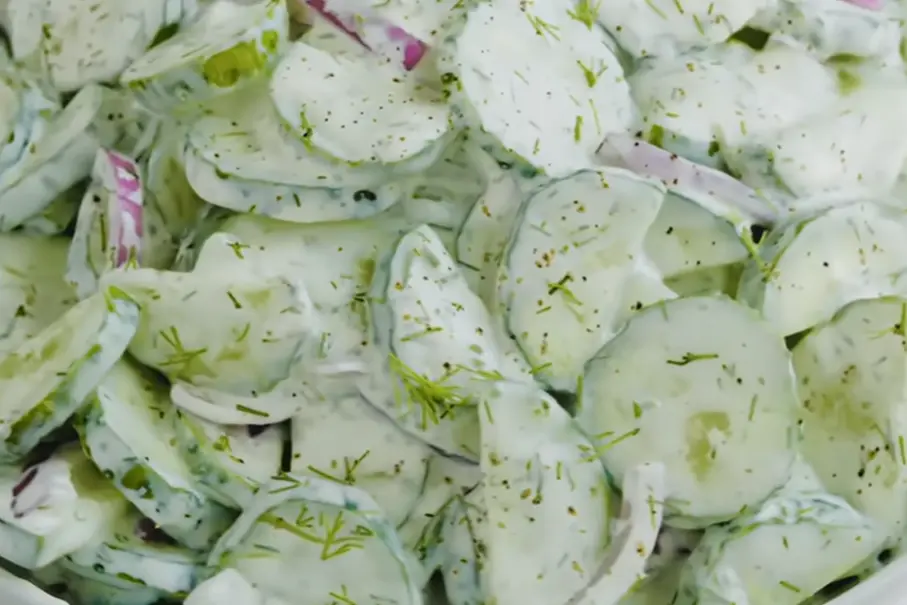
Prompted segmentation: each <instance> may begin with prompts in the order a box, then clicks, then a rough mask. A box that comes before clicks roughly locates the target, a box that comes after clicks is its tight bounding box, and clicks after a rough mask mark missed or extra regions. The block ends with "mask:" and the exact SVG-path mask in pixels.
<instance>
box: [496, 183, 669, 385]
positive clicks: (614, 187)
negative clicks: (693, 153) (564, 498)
mask: <svg viewBox="0 0 907 605" xmlns="http://www.w3.org/2000/svg"><path fill="white" fill-rule="evenodd" d="M664 195H665V189H664V188H663V187H661V185H660V184H659V183H657V182H655V181H651V180H647V179H644V178H640V177H636V176H635V175H633V174H631V173H629V172H627V171H624V170H620V169H604V170H598V171H593V170H588V171H582V172H577V173H575V174H573V175H571V176H568V177H565V178H563V179H560V180H556V181H552V182H551V183H550V184H548V185H547V186H543V187H541V188H540V189H538V190H537V191H536V192H534V193H533V194H532V195H531V196H530V197H528V199H527V200H526V201H525V203H524V204H523V207H522V209H521V211H520V215H519V217H518V218H517V223H516V225H515V226H514V230H513V233H512V234H511V239H510V243H509V245H508V247H507V250H506V252H505V255H504V259H503V261H502V264H501V267H500V270H499V274H498V280H497V281H498V299H499V300H500V301H501V307H502V311H503V312H505V313H506V318H507V328H508V330H509V332H510V334H511V335H512V337H513V338H514V340H515V341H516V342H517V344H519V346H520V348H521V349H522V351H523V354H524V355H525V356H526V359H527V360H528V361H529V363H530V365H532V367H533V368H536V369H537V371H536V373H535V376H536V377H537V378H538V379H540V380H542V381H544V382H545V383H547V384H548V385H550V386H551V387H552V388H554V389H557V390H561V391H572V390H574V389H576V387H577V381H578V378H579V376H580V375H581V374H582V372H583V364H585V363H586V361H587V360H588V359H589V358H591V357H592V356H593V355H594V354H595V352H596V351H598V349H599V348H601V346H602V345H603V344H604V343H605V342H607V341H608V340H609V339H610V338H611V337H612V336H613V335H614V333H615V332H616V331H617V330H618V329H620V327H621V324H622V323H623V322H624V321H625V320H626V319H627V318H628V317H629V315H630V314H631V313H632V312H633V310H634V308H638V307H635V306H634V307H626V306H625V305H624V304H623V303H624V288H625V284H627V282H628V280H629V279H630V276H631V275H632V274H633V272H634V271H635V266H636V263H637V262H639V261H640V260H641V259H640V257H641V256H642V253H643V240H644V238H645V235H646V231H647V230H648V229H649V227H650V225H651V224H652V222H653V221H654V220H655V217H656V215H657V214H658V211H659V208H660V206H661V203H662V200H663V199H664ZM658 300H659V299H658V298H656V299H655V300H644V301H641V302H643V303H644V304H648V303H650V302H657V301H658ZM635 303H636V301H633V304H634V305H635ZM549 335H551V336H552V337H551V338H549ZM553 335H557V338H554V337H553Z"/></svg>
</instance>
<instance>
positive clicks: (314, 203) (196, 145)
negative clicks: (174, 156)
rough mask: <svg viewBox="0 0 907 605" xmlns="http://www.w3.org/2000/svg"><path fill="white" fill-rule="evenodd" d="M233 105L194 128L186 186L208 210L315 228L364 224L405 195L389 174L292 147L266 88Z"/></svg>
mask: <svg viewBox="0 0 907 605" xmlns="http://www.w3.org/2000/svg"><path fill="white" fill-rule="evenodd" d="M230 98H231V100H234V102H233V103H232V104H231V106H230V107H229V108H228V109H225V110H224V111H222V112H219V113H214V114H212V115H207V116H204V117H202V118H200V119H199V120H198V121H197V122H196V123H195V124H194V125H193V126H192V129H191V130H190V132H189V146H188V148H187V149H186V152H185V157H184V161H185V166H186V175H187V177H188V179H189V184H190V185H191V186H192V188H193V189H194V190H195V191H196V192H197V193H198V195H200V196H201V197H203V198H204V199H206V200H208V201H210V202H211V203H213V204H216V205H219V206H223V207H225V208H229V209H231V210H236V211H242V212H253V213H256V214H263V215H266V216H271V217H273V218H276V219H281V220H288V221H293V222H299V223H315V222H325V221H334V220H349V219H360V218H366V217H369V216H372V215H375V214H378V213H380V212H383V211H384V210H386V209H387V208H389V207H390V206H392V205H394V204H396V203H397V202H398V201H399V200H400V199H401V197H402V196H403V195H404V192H405V189H404V185H405V183H402V182H399V178H397V176H396V175H395V174H394V172H393V171H391V170H389V169H388V168H386V167H381V168H380V169H379V168H376V167H357V166H351V165H349V164H345V163H342V162H337V161H333V160H330V159H328V158H325V157H323V156H320V155H318V154H317V153H314V152H313V151H311V150H309V149H306V147H305V146H304V145H303V143H302V142H299V141H294V140H292V139H291V136H292V135H288V134H287V132H286V128H285V127H284V126H282V125H281V123H280V121H279V120H280V119H279V118H278V116H277V115H276V113H275V111H274V110H273V109H271V108H270V107H269V105H270V100H269V99H268V96H267V90H266V89H263V88H255V89H251V90H249V91H243V92H242V94H237V95H231V97H230ZM427 160H429V162H430V160H431V158H427ZM426 163H428V162H425V161H421V162H418V163H417V164H419V166H418V167H422V164H426Z"/></svg>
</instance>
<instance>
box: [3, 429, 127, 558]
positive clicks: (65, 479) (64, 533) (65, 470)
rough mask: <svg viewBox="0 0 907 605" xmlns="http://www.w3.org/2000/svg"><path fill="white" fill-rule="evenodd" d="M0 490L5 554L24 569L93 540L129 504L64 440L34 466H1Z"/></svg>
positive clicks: (70, 551)
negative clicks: (8, 546) (48, 455)
mask: <svg viewBox="0 0 907 605" xmlns="http://www.w3.org/2000/svg"><path fill="white" fill-rule="evenodd" d="M0 494H2V498H3V500H5V505H4V507H3V509H2V510H0V522H2V527H3V529H2V531H0V533H2V534H5V535H4V536H3V540H4V544H7V543H8V544H9V545H10V546H11V547H13V548H12V549H10V552H9V553H6V552H4V553H3V556H4V558H6V555H7V554H9V555H10V557H9V558H10V560H12V561H13V562H14V563H15V564H16V565H19V566H21V567H24V568H26V569H35V568H40V567H44V566H46V565H49V564H50V563H53V562H54V561H56V560H57V559H59V558H61V557H63V556H65V555H68V554H70V553H72V552H74V551H76V550H78V549H80V548H83V547H85V546H86V545H90V544H92V543H93V542H94V541H95V540H96V538H97V535H98V533H99V532H103V531H107V529H108V527H109V525H110V523H111V519H113V518H115V517H117V516H118V515H121V514H123V512H124V511H125V510H126V506H127V502H126V501H125V500H124V499H123V497H122V496H120V494H119V493H118V492H117V491H116V490H115V489H114V488H113V487H112V486H111V485H109V484H108V483H106V482H105V481H104V478H103V477H102V476H101V474H100V473H99V472H98V471H97V469H96V468H95V467H94V465H93V464H92V463H91V461H89V460H88V459H87V458H86V457H85V455H84V454H83V453H82V452H81V451H80V450H79V448H78V447H77V446H65V447H63V448H62V449H60V450H58V451H56V452H54V454H53V455H52V456H51V457H50V458H49V459H48V460H45V461H44V462H40V463H38V464H35V465H33V466H26V467H24V468H20V467H19V466H13V467H6V468H3V469H2V471H0ZM7 540H9V542H7ZM5 550H6V549H4V551H5Z"/></svg>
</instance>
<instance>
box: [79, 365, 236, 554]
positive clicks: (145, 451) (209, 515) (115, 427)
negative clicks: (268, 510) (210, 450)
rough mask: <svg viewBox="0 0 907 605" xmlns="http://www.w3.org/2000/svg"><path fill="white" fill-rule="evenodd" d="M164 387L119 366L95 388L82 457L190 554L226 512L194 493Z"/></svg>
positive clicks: (218, 527)
mask: <svg viewBox="0 0 907 605" xmlns="http://www.w3.org/2000/svg"><path fill="white" fill-rule="evenodd" d="M168 408H169V400H168V397H167V391H166V387H165V386H164V385H161V384H159V383H156V382H155V380H154V378H153V377H151V376H150V375H148V373H147V372H145V373H143V372H142V371H140V370H139V369H138V368H136V367H134V366H133V365H131V364H129V363H128V362H125V361H121V362H119V363H118V364H117V365H115V366H114V367H113V369H112V370H111V371H110V373H109V374H108V375H107V376H106V377H105V379H104V380H103V382H102V383H101V384H100V385H99V386H98V389H97V396H96V398H95V400H94V401H93V402H92V405H91V407H90V408H89V410H88V411H87V414H86V416H85V418H84V420H83V421H82V423H81V427H80V431H81V434H82V443H83V446H84V447H85V450H86V451H87V452H88V455H89V456H90V457H91V459H92V460H93V461H94V462H95V464H96V465H98V467H99V468H100V469H102V471H103V472H104V474H105V475H106V476H108V477H109V478H110V479H111V481H112V482H113V484H114V485H115V486H116V487H117V489H119V490H120V491H121V492H122V493H123V495H124V496H126V498H127V499H128V500H129V501H130V502H132V504H133V505H134V506H135V507H136V508H138V510H140V511H141V512H142V513H143V514H145V515H146V516H148V517H149V518H150V519H153V520H154V522H155V523H157V524H158V525H159V526H160V527H161V528H162V529H163V530H164V531H165V532H167V533H168V534H169V535H170V536H172V537H173V538H175V539H177V540H179V541H181V542H182V543H183V544H185V545H186V546H189V547H190V548H205V547H207V546H210V545H211V544H213V542H214V540H215V539H216V538H217V536H219V535H220V533H221V532H222V531H224V529H226V527H227V526H228V525H229V524H230V522H231V520H232V515H231V514H230V512H229V511H228V510H227V509H225V508H223V507H221V506H220V505H218V504H216V503H215V502H213V501H211V500H210V499H208V498H206V497H205V496H204V495H203V494H201V493H200V492H199V491H198V489H197V488H196V487H195V484H194V481H193V477H192V474H191V472H190V470H189V468H188V467H187V465H186V462H185V461H184V460H183V459H182V458H181V457H180V455H179V448H178V446H177V438H176V430H175V428H174V426H173V419H172V417H171V416H170V415H169V414H168Z"/></svg>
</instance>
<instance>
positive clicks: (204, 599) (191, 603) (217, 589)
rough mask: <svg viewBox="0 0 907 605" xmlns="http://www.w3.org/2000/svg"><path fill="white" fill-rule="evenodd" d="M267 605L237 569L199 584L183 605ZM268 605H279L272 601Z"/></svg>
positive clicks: (228, 570)
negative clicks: (224, 604) (229, 604)
mask: <svg viewBox="0 0 907 605" xmlns="http://www.w3.org/2000/svg"><path fill="white" fill-rule="evenodd" d="M228 601H229V602H230V603H235V605H265V603H264V601H263V597H262V595H261V593H259V592H258V590H256V589H255V588H254V587H253V586H252V585H251V584H249V583H248V582H247V581H246V580H245V578H243V577H242V575H240V574H239V572H237V571H236V570H235V569H225V570H223V571H221V572H219V573H218V574H217V575H215V576H213V577H212V578H210V579H208V580H205V581H204V582H202V583H201V584H199V585H198V586H197V587H196V588H195V590H193V591H192V592H191V593H189V596H188V597H186V600H185V601H184V602H183V605H221V603H226V602H228ZM267 605H277V604H276V603H272V600H268V601H267Z"/></svg>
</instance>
